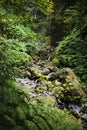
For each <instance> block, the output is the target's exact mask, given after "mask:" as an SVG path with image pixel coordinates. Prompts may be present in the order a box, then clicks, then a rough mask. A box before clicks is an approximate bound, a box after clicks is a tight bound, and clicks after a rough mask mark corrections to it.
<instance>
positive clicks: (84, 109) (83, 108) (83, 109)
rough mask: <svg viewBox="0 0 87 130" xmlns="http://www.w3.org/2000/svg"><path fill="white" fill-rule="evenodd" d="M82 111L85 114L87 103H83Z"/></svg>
mask: <svg viewBox="0 0 87 130" xmlns="http://www.w3.org/2000/svg"><path fill="white" fill-rule="evenodd" d="M82 112H83V113H86V114H87V103H85V104H84V105H83V107H82Z"/></svg>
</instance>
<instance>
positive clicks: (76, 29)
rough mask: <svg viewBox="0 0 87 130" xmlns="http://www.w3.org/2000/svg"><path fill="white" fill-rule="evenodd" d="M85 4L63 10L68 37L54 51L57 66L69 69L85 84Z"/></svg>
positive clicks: (86, 36) (86, 42)
mask: <svg viewBox="0 0 87 130" xmlns="http://www.w3.org/2000/svg"><path fill="white" fill-rule="evenodd" d="M86 11H87V9H86V3H85V1H84V2H83V4H82V1H81V2H78V3H76V4H75V5H74V6H70V7H69V8H68V9H66V10H65V18H64V22H65V24H66V30H67V34H68V36H66V37H65V38H64V39H63V40H62V41H61V42H59V45H58V47H57V49H56V57H55V59H54V62H55V63H56V65H57V66H60V67H62V66H65V67H70V68H72V69H73V70H74V72H75V73H76V74H77V75H78V76H79V77H80V78H81V80H82V81H83V82H85V83H86V79H87V74H86V73H87V64H86V59H87V51H86V48H87V14H86V13H85V12H86Z"/></svg>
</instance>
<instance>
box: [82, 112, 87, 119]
mask: <svg viewBox="0 0 87 130" xmlns="http://www.w3.org/2000/svg"><path fill="white" fill-rule="evenodd" d="M81 119H82V120H85V121H87V114H86V113H85V114H83V115H82V116H81Z"/></svg>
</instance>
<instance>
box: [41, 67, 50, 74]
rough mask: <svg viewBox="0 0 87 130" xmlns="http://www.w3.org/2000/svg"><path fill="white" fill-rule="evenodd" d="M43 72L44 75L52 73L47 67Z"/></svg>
mask: <svg viewBox="0 0 87 130" xmlns="http://www.w3.org/2000/svg"><path fill="white" fill-rule="evenodd" d="M41 73H42V74H44V75H48V74H49V73H50V70H49V69H47V68H45V69H44V70H43V71H42V72H41Z"/></svg>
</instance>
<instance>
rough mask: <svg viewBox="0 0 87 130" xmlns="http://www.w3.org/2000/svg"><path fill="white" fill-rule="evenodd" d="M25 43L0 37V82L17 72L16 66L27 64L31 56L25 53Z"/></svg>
mask: <svg viewBox="0 0 87 130" xmlns="http://www.w3.org/2000/svg"><path fill="white" fill-rule="evenodd" d="M26 51H27V49H26V44H25V43H24V42H19V41H18V40H15V39H9V40H7V39H5V38H2V37H0V55H1V57H0V82H2V83H3V80H4V81H5V80H6V79H8V78H12V76H14V75H15V72H16V74H17V71H18V70H17V67H19V66H21V65H29V63H30V61H31V56H29V55H28V54H27V53H26Z"/></svg>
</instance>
